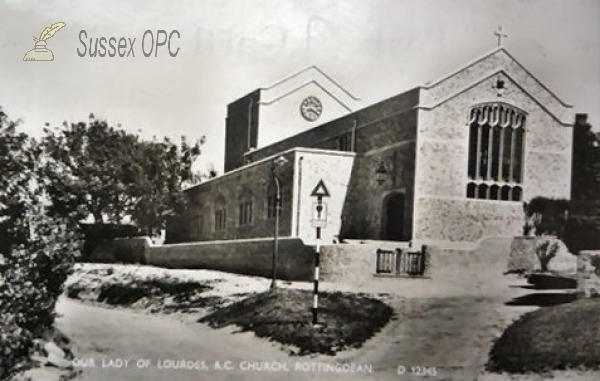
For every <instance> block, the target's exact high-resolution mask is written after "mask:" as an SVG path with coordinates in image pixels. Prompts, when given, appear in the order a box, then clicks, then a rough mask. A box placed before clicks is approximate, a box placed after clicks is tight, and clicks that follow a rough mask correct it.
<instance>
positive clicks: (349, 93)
mask: <svg viewBox="0 0 600 381" xmlns="http://www.w3.org/2000/svg"><path fill="white" fill-rule="evenodd" d="M310 70H315V71H316V72H317V73H319V74H321V75H322V76H323V77H325V78H326V79H327V80H329V81H330V82H331V83H333V84H334V85H335V86H336V87H337V88H338V89H340V90H342V91H343V92H344V94H346V95H347V96H349V97H350V98H351V99H352V100H355V101H360V98H359V97H356V96H355V95H353V94H352V93H351V92H350V91H348V90H346V89H345V88H344V87H343V86H342V85H340V84H339V83H338V82H337V81H335V80H334V79H333V78H331V77H330V76H329V75H328V74H327V73H325V72H324V71H323V70H321V69H320V68H319V67H318V66H317V65H311V66H309V67H306V68H304V69H302V70H300V71H297V72H296V73H294V74H291V75H289V76H287V77H285V78H283V79H282V80H280V81H278V82H276V83H274V84H272V85H270V86H267V87H261V88H260V90H266V91H268V90H271V89H273V88H274V87H277V86H279V85H281V84H283V83H285V82H287V81H289V80H291V79H293V78H295V77H297V76H299V75H300V74H303V73H306V72H308V71H310Z"/></svg>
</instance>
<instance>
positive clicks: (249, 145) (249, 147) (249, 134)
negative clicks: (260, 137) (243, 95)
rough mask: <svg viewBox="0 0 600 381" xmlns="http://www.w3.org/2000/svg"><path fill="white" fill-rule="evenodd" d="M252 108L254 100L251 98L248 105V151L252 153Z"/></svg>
mask: <svg viewBox="0 0 600 381" xmlns="http://www.w3.org/2000/svg"><path fill="white" fill-rule="evenodd" d="M252 106H254V98H253V97H252V96H251V97H250V103H249V104H248V148H247V151H250V149H251V148H252V142H251V141H250V137H251V135H252Z"/></svg>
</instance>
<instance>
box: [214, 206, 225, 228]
mask: <svg viewBox="0 0 600 381" xmlns="http://www.w3.org/2000/svg"><path fill="white" fill-rule="evenodd" d="M226 224H227V215H226V213H225V209H218V210H216V211H215V230H223V229H225V227H226Z"/></svg>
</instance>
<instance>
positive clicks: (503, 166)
mask: <svg viewBox="0 0 600 381" xmlns="http://www.w3.org/2000/svg"><path fill="white" fill-rule="evenodd" d="M524 145H525V113H524V112H523V111H521V110H519V109H517V108H515V107H512V106H510V105H507V104H505V103H486V104H482V105H478V106H475V107H473V108H472V109H471V111H470V114H469V162H468V168H467V172H468V176H469V182H468V183H467V189H466V192H467V197H468V198H477V199H485V200H505V201H521V197H522V185H521V183H522V181H523V179H522V177H523V156H524V151H523V149H524Z"/></svg>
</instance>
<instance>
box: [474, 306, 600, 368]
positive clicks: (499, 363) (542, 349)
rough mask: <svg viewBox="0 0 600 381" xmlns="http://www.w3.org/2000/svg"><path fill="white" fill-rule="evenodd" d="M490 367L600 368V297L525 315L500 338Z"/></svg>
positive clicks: (490, 359) (493, 351) (493, 348)
mask: <svg viewBox="0 0 600 381" xmlns="http://www.w3.org/2000/svg"><path fill="white" fill-rule="evenodd" d="M486 367H487V369H488V370H490V371H494V372H499V371H505V372H509V373H526V372H545V371H551V370H562V369H594V370H597V369H600V298H597V299H582V300H578V301H575V302H572V303H567V304H561V305H557V306H552V307H544V308H541V309H539V310H536V311H533V312H530V313H527V314H525V315H523V316H522V317H521V318H520V319H519V320H517V321H516V322H515V323H513V324H512V325H511V326H510V327H508V328H507V329H506V331H504V333H503V334H502V336H501V337H500V338H499V339H498V341H496V343H495V344H494V346H493V347H492V350H491V351H490V358H489V362H488V364H487V365H486Z"/></svg>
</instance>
